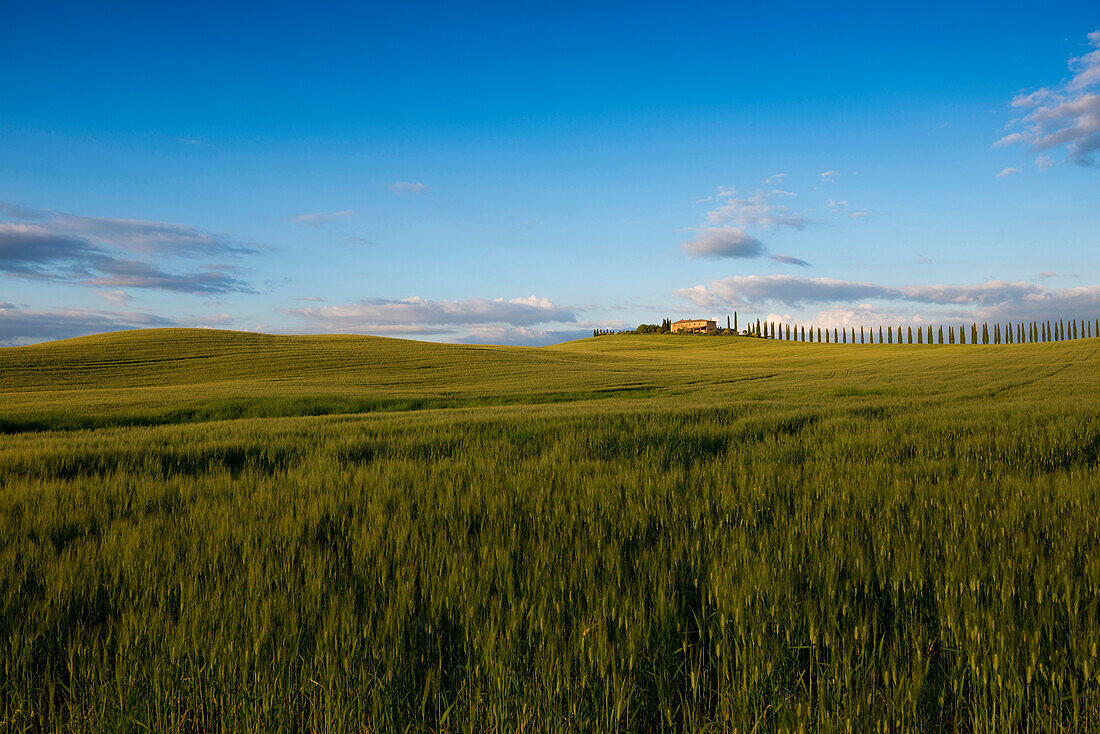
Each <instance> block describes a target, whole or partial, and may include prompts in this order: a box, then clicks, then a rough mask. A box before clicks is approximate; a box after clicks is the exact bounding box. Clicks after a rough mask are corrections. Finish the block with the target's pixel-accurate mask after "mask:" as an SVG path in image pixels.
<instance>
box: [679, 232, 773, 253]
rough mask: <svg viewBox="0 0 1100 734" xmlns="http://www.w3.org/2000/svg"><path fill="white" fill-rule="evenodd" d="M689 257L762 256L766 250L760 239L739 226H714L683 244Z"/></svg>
mask: <svg viewBox="0 0 1100 734" xmlns="http://www.w3.org/2000/svg"><path fill="white" fill-rule="evenodd" d="M683 249H684V252H686V253H687V254H688V256H689V257H733V258H747V257H761V256H762V255H764V253H765V252H766V250H765V248H764V245H763V244H761V242H760V240H758V239H756V238H755V237H752V236H750V235H748V234H746V233H745V231H744V230H743V229H741V228H739V227H714V228H711V229H704V230H702V231H700V232H699V234H698V235H697V236H696V237H695V239H693V240H690V241H689V242H685V243H684V244H683Z"/></svg>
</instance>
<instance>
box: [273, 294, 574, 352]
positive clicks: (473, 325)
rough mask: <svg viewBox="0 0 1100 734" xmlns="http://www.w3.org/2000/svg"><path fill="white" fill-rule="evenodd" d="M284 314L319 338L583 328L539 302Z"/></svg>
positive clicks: (389, 303) (412, 304)
mask: <svg viewBox="0 0 1100 734" xmlns="http://www.w3.org/2000/svg"><path fill="white" fill-rule="evenodd" d="M283 312H284V313H286V314H288V315H290V316H294V317H296V318H298V319H300V320H301V321H302V322H304V323H305V324H306V325H307V326H308V328H309V329H310V330H311V331H315V332H341V333H348V332H350V333H375V334H427V333H430V334H457V333H459V332H460V331H467V332H468V335H467V336H466V337H464V338H465V339H466V340H470V339H473V338H476V336H477V335H478V334H481V335H485V336H486V338H490V337H492V338H497V337H498V336H499V337H500V339H503V338H504V336H503V335H507V334H512V335H513V336H516V335H518V336H520V337H522V338H523V339H525V340H531V339H534V336H533V335H535V334H545V333H546V332H542V331H537V330H532V327H534V326H537V325H540V324H555V323H556V324H576V323H577V314H576V312H575V311H574V310H573V309H571V308H567V307H564V306H559V305H557V304H555V303H553V302H552V301H550V300H549V299H547V298H541V297H538V296H528V297H526V298H513V299H510V300H506V299H503V298H496V299H493V300H486V299H483V298H471V299H467V300H463V301H447V300H442V301H433V300H428V299H425V298H420V297H416V296H414V297H412V298H403V299H399V300H395V299H383V298H370V299H364V300H362V301H359V302H357V303H350V304H345V305H340V306H319V307H305V308H293V309H284V311H283ZM524 329H526V330H527V331H523V330H524ZM509 330H511V331H509ZM517 330H518V331H517ZM559 341H560V339H559Z"/></svg>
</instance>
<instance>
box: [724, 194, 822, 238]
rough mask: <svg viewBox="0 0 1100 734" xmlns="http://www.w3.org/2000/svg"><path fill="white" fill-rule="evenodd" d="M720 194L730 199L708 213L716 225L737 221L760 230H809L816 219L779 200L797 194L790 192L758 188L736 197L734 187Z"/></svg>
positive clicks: (741, 224)
mask: <svg viewBox="0 0 1100 734" xmlns="http://www.w3.org/2000/svg"><path fill="white" fill-rule="evenodd" d="M719 195H720V196H724V197H725V198H726V200H725V201H724V202H723V203H722V205H721V206H719V207H717V208H716V209H712V210H710V211H709V212H707V219H708V220H709V221H710V222H711V223H712V224H734V225H736V226H738V227H752V228H757V229H780V228H783V227H789V228H792V229H805V228H806V225H808V224H813V223H814V220H812V219H809V218H807V217H805V216H804V215H803V214H801V213H800V212H797V211H795V210H794V209H792V208H791V207H789V206H787V205H786V204H782V203H779V202H777V201H776V200H775V199H776V196H794V194H791V193H789V192H784V191H778V192H777V191H771V192H767V191H757V192H755V193H753V194H751V195H750V196H748V197H745V198H735V197H734V196H733V192H732V190H731V191H729V193H725V192H723V193H721V194H719Z"/></svg>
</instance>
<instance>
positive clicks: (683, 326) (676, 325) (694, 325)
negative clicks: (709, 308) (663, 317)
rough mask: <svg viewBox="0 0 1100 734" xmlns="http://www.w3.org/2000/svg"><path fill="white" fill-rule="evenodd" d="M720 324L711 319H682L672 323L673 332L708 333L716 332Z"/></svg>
mask: <svg viewBox="0 0 1100 734" xmlns="http://www.w3.org/2000/svg"><path fill="white" fill-rule="evenodd" d="M717 328H718V324H717V323H716V322H714V321H711V320H710V319H680V320H679V321H673V322H672V330H673V331H691V332H700V333H708V332H711V331H715V330H716V329H717Z"/></svg>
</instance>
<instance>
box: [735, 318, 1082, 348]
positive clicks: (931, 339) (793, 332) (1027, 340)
mask: <svg viewBox="0 0 1100 734" xmlns="http://www.w3.org/2000/svg"><path fill="white" fill-rule="evenodd" d="M944 329H945V327H944V326H943V325H940V326H938V327H933V326H932V325H931V324H928V325H927V326H917V327H916V328H915V330H914V327H913V326H905V327H902V326H899V327H897V329H896V330H895V329H894V327H893V326H887V327H885V328H884V327H883V326H881V325H880V326H879V327H878V334H877V339H876V334H875V329H874V328H873V327H871V328H865V327H863V326H861V327H859V338H858V341H857V339H856V327H854V326H852V327H845V328H840V327H833V328H831V329H830V328H827V327H826V328H822V327H816V329H815V327H814V326H813V324H810V325H809V326H806V325H801V326H799V325H792V324H782V323H776V322H774V321H761V320H760V319H757V320H756V323H755V324H750V325H749V333H750V334H753V335H754V336H760V337H764V338H767V339H783V340H786V341H801V342H821V343H825V344H829V343H833V344H848V343H851V344H894V343H897V344H1031V343H1037V342H1053V341H1065V340H1068V339H1091V338H1092V337H1094V336H1100V319H1096V320H1095V321H1085V320H1081V321H1076V320H1073V319H1070V320H1068V321H1067V320H1065V319H1058V320H1056V321H1033V322H1030V323H1023V322H1017V323H1015V324H1013V323H1012V322H1011V321H1010V322H1008V323H1005V324H1000V323H994V324H993V328H992V330H991V329H990V325H989V324H988V323H982V324H981V328H980V330H979V326H978V324H977V323H972V324H970V328H969V329H967V327H966V326H965V325H963V324H960V325H959V326H958V328H957V330H956V327H955V325H953V324H949V325H948V326H947V327H946V332H945V331H944ZM967 331H969V334H967ZM849 338H850V341H849Z"/></svg>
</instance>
